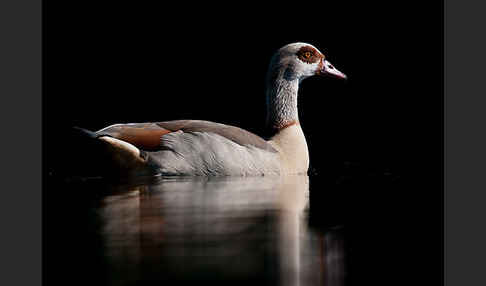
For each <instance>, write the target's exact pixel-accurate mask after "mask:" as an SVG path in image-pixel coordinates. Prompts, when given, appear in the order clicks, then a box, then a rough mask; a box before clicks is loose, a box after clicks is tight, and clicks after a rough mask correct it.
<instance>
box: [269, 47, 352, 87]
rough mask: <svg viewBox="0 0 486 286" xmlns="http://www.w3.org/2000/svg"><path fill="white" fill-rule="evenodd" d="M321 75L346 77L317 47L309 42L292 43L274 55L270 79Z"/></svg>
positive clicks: (303, 77) (290, 79)
mask: <svg viewBox="0 0 486 286" xmlns="http://www.w3.org/2000/svg"><path fill="white" fill-rule="evenodd" d="M314 75H321V76H332V77H336V78H342V79H346V75H345V74H344V73H342V72H340V71H339V70H338V69H336V68H335V67H334V66H333V65H332V64H331V63H330V62H329V61H328V60H327V59H326V57H325V55H324V54H323V53H322V52H320V51H319V50H318V49H317V48H316V47H314V46H313V45H311V44H307V43H292V44H288V45H286V46H284V47H282V48H280V49H279V50H278V51H277V52H276V53H275V54H274V56H273V57H272V60H271V62H270V68H269V77H270V78H269V80H274V79H275V76H281V77H283V78H284V79H286V80H287V81H293V80H295V79H297V80H298V81H299V82H300V81H302V80H303V79H305V78H308V77H311V76H314Z"/></svg>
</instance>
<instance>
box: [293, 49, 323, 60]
mask: <svg viewBox="0 0 486 286" xmlns="http://www.w3.org/2000/svg"><path fill="white" fill-rule="evenodd" d="M297 57H299V59H300V60H301V61H303V62H305V63H308V64H312V63H316V62H318V61H319V60H320V59H321V58H324V56H323V55H322V54H321V53H319V52H318V51H317V50H316V49H314V48H312V47H309V46H303V47H302V48H300V49H299V51H298V52H297Z"/></svg>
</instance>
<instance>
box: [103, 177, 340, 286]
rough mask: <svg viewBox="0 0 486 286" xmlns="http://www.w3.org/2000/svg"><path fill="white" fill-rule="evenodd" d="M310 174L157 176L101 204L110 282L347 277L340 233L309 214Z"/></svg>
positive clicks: (323, 281) (313, 281)
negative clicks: (314, 226)
mask: <svg viewBox="0 0 486 286" xmlns="http://www.w3.org/2000/svg"><path fill="white" fill-rule="evenodd" d="M308 206H309V178H308V177H307V176H287V177H285V178H275V177H255V178H238V179H235V178H231V179H229V178H212V179H207V178H205V179H193V178H191V179H184V178H182V179H181V178H177V179H163V180H161V181H160V182H158V183H156V184H145V185H140V186H136V187H128V188H122V187H120V188H118V189H117V193H115V194H113V195H109V196H106V197H104V198H103V202H102V204H101V207H100V209H99V214H100V217H101V220H102V222H103V223H102V230H101V233H102V237H103V240H104V245H105V257H106V258H107V264H108V266H109V275H108V276H109V281H110V284H111V285H135V284H139V283H144V282H145V283H146V282H171V283H174V282H198V283H200V282H210V283H212V284H213V285H215V284H218V283H228V282H231V283H232V285H235V284H236V285H239V284H248V283H258V285H260V284H265V285H343V284H344V280H343V279H344V264H343V259H344V257H343V247H342V239H341V238H340V236H339V235H338V234H336V233H334V232H332V231H331V232H326V233H322V232H319V231H315V230H311V229H310V228H309V227H308V223H307V210H308Z"/></svg>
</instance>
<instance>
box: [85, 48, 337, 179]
mask: <svg viewBox="0 0 486 286" xmlns="http://www.w3.org/2000/svg"><path fill="white" fill-rule="evenodd" d="M324 74H328V75H334V76H336V77H341V78H345V75H344V74H342V73H341V72H339V71H338V70H337V69H335V68H334V67H333V66H332V65H331V64H330V63H329V62H328V61H327V60H326V59H325V57H324V55H323V54H322V53H321V52H320V51H318V50H317V49H316V48H315V47H313V46H312V45H310V44H305V43H294V44H289V45H286V46H284V47H282V48H281V49H279V50H278V51H277V53H276V54H275V55H274V56H273V58H272V60H271V63H270V67H269V70H268V74H267V92H266V96H267V127H268V129H269V130H272V136H270V138H269V139H268V140H265V139H263V138H261V137H259V136H258V135H255V134H253V133H251V132H248V131H246V130H243V129H241V128H238V127H235V126H230V125H225V124H220V123H215V122H210V121H202V120H175V121H164V122H152V123H129V124H115V125H111V126H108V127H106V128H103V129H101V130H99V131H97V132H94V133H92V136H93V138H95V140H100V141H101V142H103V144H104V146H105V148H106V152H108V153H109V154H110V155H111V157H112V160H113V163H114V164H115V165H116V166H117V168H119V169H120V170H122V171H125V172H127V173H129V174H146V173H151V174H154V173H158V174H163V175H189V176H191V175H192V176H222V175H230V176H252V175H284V174H305V173H306V172H307V170H308V167H309V153H308V149H307V143H306V140H305V136H304V133H303V131H302V128H301V126H300V123H299V118H298V110H297V93H298V86H299V84H300V82H301V81H302V80H303V79H305V78H307V77H309V76H313V75H324Z"/></svg>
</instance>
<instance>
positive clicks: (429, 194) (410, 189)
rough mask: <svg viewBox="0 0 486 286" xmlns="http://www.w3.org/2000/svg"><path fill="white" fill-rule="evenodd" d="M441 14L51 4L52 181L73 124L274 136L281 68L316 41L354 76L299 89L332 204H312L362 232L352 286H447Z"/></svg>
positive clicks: (324, 195) (47, 24)
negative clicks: (280, 59)
mask: <svg viewBox="0 0 486 286" xmlns="http://www.w3.org/2000/svg"><path fill="white" fill-rule="evenodd" d="M442 14H443V8H442V3H441V2H440V1H428V2H425V1H407V2H386V1H374V2H358V1H357V2H349V1H339V2H338V1H332V2H329V1H320V2H317V1H315V2H295V3H292V2H291V3H283V2H282V3H273V4H270V3H268V4H267V3H265V4H263V2H261V3H257V4H252V5H248V4H236V3H231V4H230V3H226V4H224V3H220V4H208V3H204V4H195V3H181V4H180V5H169V4H160V3H159V4H153V3H148V2H120V1H116V2H115V1H112V2H109V1H105V2H99V1H83V2H72V1H69V2H66V1H52V0H51V1H45V2H44V27H43V33H44V35H43V37H44V46H43V58H44V73H43V77H44V78H43V81H44V86H43V116H44V119H43V127H44V146H45V150H44V151H45V153H44V162H45V163H44V164H45V168H44V170H47V171H48V172H50V173H56V172H64V171H65V169H66V168H65V166H63V165H60V162H65V158H66V157H69V156H68V155H69V152H72V151H71V150H70V149H69V148H70V146H71V145H70V144H69V143H68V144H66V141H65V140H64V138H69V137H68V136H66V135H65V134H66V133H67V130H68V129H69V128H70V127H71V126H74V125H76V126H80V127H84V128H87V129H91V130H97V129H100V128H102V127H105V126H107V125H110V124H114V123H122V122H146V121H163V120H172V119H204V120H212V121H217V122H222V123H227V124H233V125H237V126H240V127H243V128H245V129H247V130H250V131H253V132H255V133H257V134H258V133H261V132H262V131H263V127H264V119H265V98H264V91H265V90H264V88H265V86H264V78H265V73H266V69H267V67H268V63H269V60H270V57H271V56H272V54H273V53H274V52H275V50H277V49H278V48H280V47H281V46H283V45H285V44H287V43H291V42H296V41H302V42H308V43H311V44H313V45H314V46H316V47H317V48H318V49H320V50H321V51H322V52H323V53H324V54H326V56H327V58H328V59H329V60H330V62H331V63H333V64H334V65H335V66H336V67H337V68H338V69H339V70H341V71H342V72H344V73H346V74H347V75H348V80H347V81H345V82H344V81H339V80H333V79H325V78H309V79H306V80H305V81H304V82H303V83H302V84H301V86H300V90H299V113H300V121H301V125H302V127H303V129H304V132H305V134H306V138H307V142H308V145H309V150H310V156H311V167H312V173H313V174H317V176H318V177H319V178H320V179H319V180H315V182H316V183H314V187H312V180H311V190H312V188H314V189H326V190H332V191H327V192H324V191H323V192H320V193H316V192H315V191H314V193H312V191H311V199H313V200H311V203H312V204H314V209H320V211H317V212H316V211H314V212H312V211H311V215H314V216H315V217H319V218H321V217H323V216H326V218H329V217H331V218H333V219H336V220H337V221H339V222H343V221H344V222H345V223H350V222H352V223H353V225H354V228H352V229H354V231H355V233H354V234H353V235H354V236H353V235H351V237H354V238H355V240H356V241H354V242H353V243H354V244H353V243H352V244H353V245H354V247H353V251H354V253H355V254H354V256H353V257H354V259H355V261H354V262H351V263H350V269H351V271H352V273H353V274H352V275H351V277H353V278H352V279H351V280H350V281H351V282H354V283H352V284H353V285H356V284H361V283H365V282H366V283H367V282H369V283H378V284H381V283H382V284H383V285H387V284H388V283H390V284H392V285H396V284H400V283H404V284H405V283H431V282H436V283H439V282H440V279H441V278H442V272H441V269H442V263H441V258H442V221H441V218H442V202H443V201H442V123H443V122H442V121H443V120H442V110H443V99H442V97H443V92H442V89H443V81H442V76H443V64H442V59H443V53H442V44H443V42H442ZM343 182H344V183H343ZM321 187H322V188H321ZM56 199H57V197H55V196H51V197H48V199H47V201H49V202H53V201H56ZM316 205H317V206H316ZM311 208H312V205H311ZM317 221H319V223H318V224H321V223H322V219H317ZM348 229H349V228H348ZM53 233H54V232H51V235H53ZM48 235H49V234H48ZM377 237H379V239H376V238H377ZM87 247H88V246H87ZM49 249H51V250H52V252H51V255H52V256H51V258H50V259H51V260H49V256H47V258H46V257H45V259H47V262H48V264H49V263H52V264H51V265H57V266H59V263H54V262H52V261H54V260H55V259H56V256H55V255H54V253H56V251H60V250H56V248H55V247H52V246H51V247H50V248H49ZM356 253H358V254H356ZM49 261H51V262H49Z"/></svg>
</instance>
